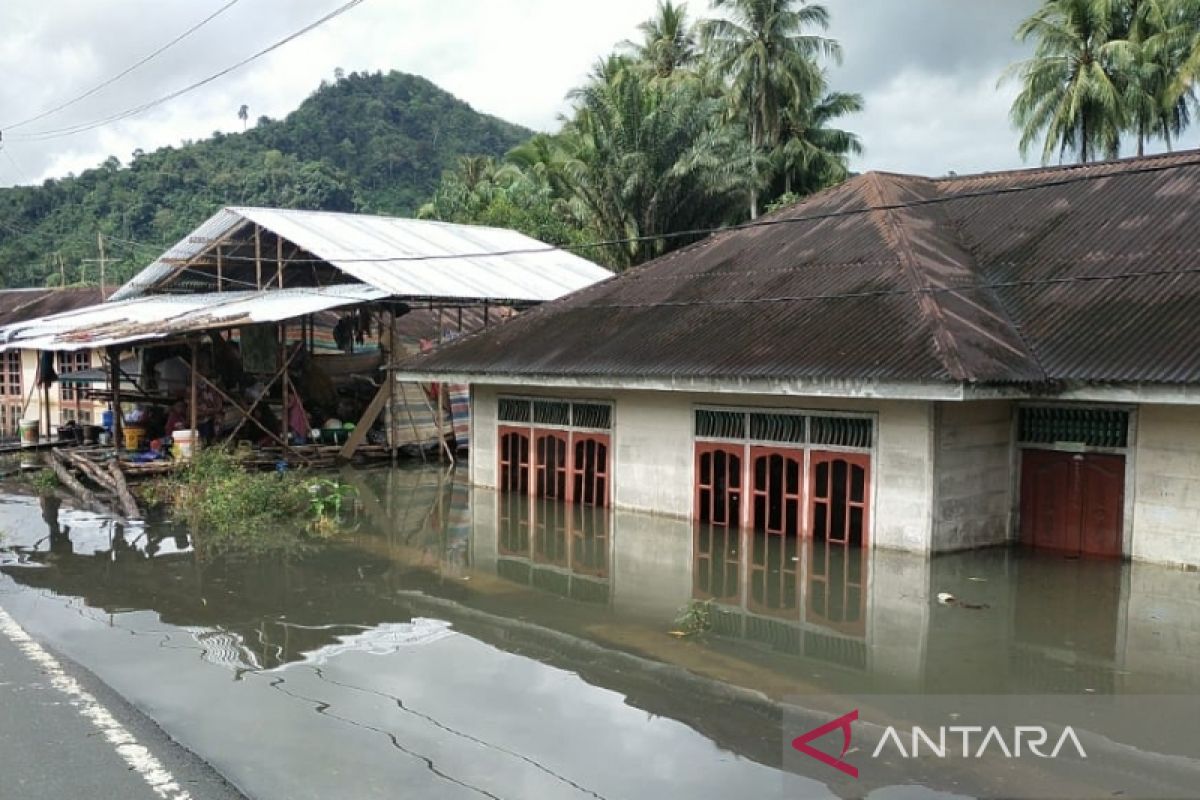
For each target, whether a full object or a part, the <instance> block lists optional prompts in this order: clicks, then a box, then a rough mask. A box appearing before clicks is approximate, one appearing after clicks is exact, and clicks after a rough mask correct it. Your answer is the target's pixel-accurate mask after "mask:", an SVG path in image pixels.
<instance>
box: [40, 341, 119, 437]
mask: <svg viewBox="0 0 1200 800" xmlns="http://www.w3.org/2000/svg"><path fill="white" fill-rule="evenodd" d="M89 355H90V357H91V365H92V366H93V367H97V366H99V365H100V363H101V361H100V356H99V354H98V353H95V352H93V353H90V354H89ZM37 364H38V353H37V351H36V350H22V351H21V389H22V396H21V404H22V405H24V403H25V399H26V398H27V397H28V398H29V405H28V406H25V411H24V414H23V415H22V418H23V419H27V420H41V419H43V413H44V412H43V409H42V405H43V403H42V391H41V389H38V390H36V391H34V392H33V394H32V396H30V390H31V389H32V388H33V386H34V384H35V382H36V381H37ZM55 368H56V369H57V362H56V364H55ZM61 398H62V391H61V384H58V383H55V384H54V385H53V386H51V387H50V426H51V430H53V429H55V428H57V427H58V426H59V425H61V424H63V421H64V420H63V413H62V412H63V408H64V406H65V407H66V408H69V409H72V410H73V409H75V407H76V404H75V402H74V401H68V402H67V403H65V404H64V402H63V401H62V399H61ZM104 408H105V406H104V405H103V404H100V403H95V402H93V401H91V400H83V401H80V403H79V409H80V410H82V411H83V412H85V413H88V412H90V413H91V415H92V421H93V424H96V425H98V424H100V414H101V412H102V411H103V410H104ZM42 433H43V434H44V433H45V430H44V428H43V431H42Z"/></svg>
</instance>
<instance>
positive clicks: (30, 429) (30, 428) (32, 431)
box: [20, 419, 41, 447]
mask: <svg viewBox="0 0 1200 800" xmlns="http://www.w3.org/2000/svg"><path fill="white" fill-rule="evenodd" d="M20 427H21V447H37V444H38V428H39V427H41V423H40V422H38V421H37V420H36V419H27V420H24V421H23V422H21V426H20Z"/></svg>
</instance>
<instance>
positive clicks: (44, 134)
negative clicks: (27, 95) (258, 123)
mask: <svg viewBox="0 0 1200 800" xmlns="http://www.w3.org/2000/svg"><path fill="white" fill-rule="evenodd" d="M363 2H364V0H349V2H346V3H343V4H342V5H340V6H338V7H337V8H335V9H334V10H333V11H331V12H329V13H328V14H326V15H325V16H323V17H321V18H320V19H317V20H315V21H313V22H310V23H309V24H308V25H305V26H304V27H303V28H301V29H300V30H298V31H296V32H294V33H291V34H288V35H287V36H285V37H283V38H282V39H280V40H278V41H276V42H275V43H274V44H271V45H269V46H267V47H264V48H263V49H261V50H259V51H258V52H256V53H253V54H251V55H249V56H246V57H245V58H243V59H242V60H241V61H238V62H237V63H235V64H231V65H230V66H228V67H225V68H224V69H222V70H220V71H219V72H215V73H213V74H211V75H209V76H208V77H206V78H203V79H201V80H198V81H196V82H195V83H191V84H188V85H187V86H184V87H182V88H180V89H176V90H175V91H173V92H171V93H170V94H166V95H163V96H162V97H159V98H157V99H155V100H151V101H149V102H146V103H142V104H141V105H137V106H133V107H131V108H127V109H125V110H124V111H120V112H117V113H116V114H112V115H110V116H107V117H104V118H102V119H97V120H93V121H91V122H84V123H80V124H78V125H69V126H66V127H63V128H55V129H49V130H43V131H35V132H33V133H24V134H22V133H18V134H16V135H14V136H13V137H12V138H13V139H22V140H29V141H45V140H47V139H58V138H62V137H65V136H74V135H75V134H78V133H83V132H85V131H90V130H95V129H96V128H101V127H104V126H105V125H110V124H112V123H114V122H119V121H120V120H123V119H128V118H130V117H134V116H137V115H139V114H143V113H145V112H146V111H149V110H150V109H152V108H156V107H158V106H160V105H162V104H163V103H168V102H170V101H172V100H175V99H177V98H179V97H182V96H183V95H185V94H188V93H189V92H193V91H195V90H196V89H199V88H201V87H202V86H207V85H208V84H210V83H212V82H213V81H215V80H217V79H219V78H223V77H225V76H226V75H228V74H229V73H231V72H234V71H235V70H238V69H241V68H242V67H244V66H246V65H247V64H250V63H251V62H253V61H257V60H258V59H260V58H262V57H263V56H265V55H267V54H269V53H272V52H274V51H275V50H278V49H279V48H281V47H283V46H284V45H286V44H288V43H290V42H293V41H295V40H296V39H299V38H300V37H301V36H303V35H305V34H306V33H309V32H310V31H313V30H315V29H316V28H319V27H320V26H322V25H324V24H325V23H327V22H329V21H331V20H333V19H336V18H337V17H340V16H341V15H342V14H345V13H346V12H347V11H350V10H351V9H353V8H354V7H355V6H358V5H361V4H362V3H363Z"/></svg>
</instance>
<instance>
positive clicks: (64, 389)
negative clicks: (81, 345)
mask: <svg viewBox="0 0 1200 800" xmlns="http://www.w3.org/2000/svg"><path fill="white" fill-rule="evenodd" d="M91 368H92V354H91V353H89V352H88V351H87V350H76V351H73V352H60V353H59V354H58V374H59V375H66V374H68V373H71V372H82V371H84V370H85V369H91ZM80 389H81V387H80V386H78V385H76V384H73V383H66V382H59V384H58V393H59V397H60V398H61V399H63V400H70V401H78V400H81V399H83V394H82V392H81V391H80Z"/></svg>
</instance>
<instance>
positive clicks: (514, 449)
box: [496, 397, 612, 507]
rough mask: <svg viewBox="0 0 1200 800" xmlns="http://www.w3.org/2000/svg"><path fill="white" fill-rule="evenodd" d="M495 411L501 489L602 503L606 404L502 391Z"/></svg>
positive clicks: (606, 475)
mask: <svg viewBox="0 0 1200 800" xmlns="http://www.w3.org/2000/svg"><path fill="white" fill-rule="evenodd" d="M496 413H497V417H498V423H499V424H498V427H497V438H498V442H499V483H500V487H501V489H502V490H504V491H507V492H513V493H517V494H527V495H530V496H532V497H535V498H538V499H540V500H555V501H560V502H566V503H572V504H577V505H583V506H592V507H606V506H608V504H609V495H610V493H611V477H610V476H611V473H610V469H611V463H610V462H611V450H612V447H611V445H612V442H611V434H609V433H608V431H609V430H611V428H612V405H611V404H609V403H600V402H594V401H573V400H563V399H558V398H514V397H502V398H500V399H499V402H498V404H497V409H496Z"/></svg>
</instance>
